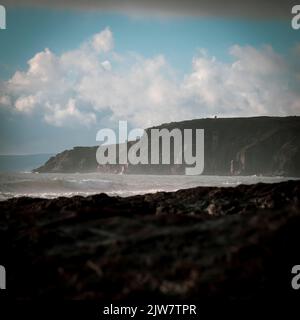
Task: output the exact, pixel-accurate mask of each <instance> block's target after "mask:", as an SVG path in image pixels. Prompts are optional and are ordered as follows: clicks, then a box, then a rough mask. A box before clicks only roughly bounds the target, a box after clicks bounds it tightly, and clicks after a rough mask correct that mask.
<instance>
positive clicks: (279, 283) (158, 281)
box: [0, 181, 300, 303]
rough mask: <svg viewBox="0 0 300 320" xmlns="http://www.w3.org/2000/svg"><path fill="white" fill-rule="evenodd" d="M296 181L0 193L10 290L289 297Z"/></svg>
mask: <svg viewBox="0 0 300 320" xmlns="http://www.w3.org/2000/svg"><path fill="white" fill-rule="evenodd" d="M299 191H300V182H299V181H288V182H282V183H278V184H257V185H250V186H247V185H241V186H238V187H236V188H213V187H199V188H193V189H189V190H180V191H177V192H172V193H165V192H160V193H156V194H147V195H140V196H134V197H128V198H120V197H109V196H107V195H105V194H99V195H95V196H89V197H87V198H84V197H73V198H57V199H53V200H45V199H30V198H18V199H11V200H7V201H5V202H1V203H0V212H1V214H0V240H1V242H0V249H1V254H2V258H4V261H5V265H6V268H7V270H8V286H9V295H10V298H12V299H37V298H39V299H40V298H43V299H46V298H51V299H101V301H102V302H104V301H133V302H138V301H142V302H144V303H149V302H150V301H153V299H158V300H159V301H160V302H164V301H168V300H170V301H173V302H174V301H185V300H187V299H188V301H195V302H197V301H198V302H203V301H204V300H205V299H217V298H220V299H226V300H245V299H246V300H249V299H250V300H254V299H262V300H265V299H266V298H272V297H273V298H274V297H275V298H280V299H289V298H291V297H293V295H294V294H295V292H294V291H293V290H292V289H291V286H290V281H291V273H290V270H291V268H292V266H293V265H295V264H299V261H300V260H299V258H300V255H299V251H300V250H299V243H300V241H299V240H300V232H299V230H300V209H299V195H300V192H299Z"/></svg>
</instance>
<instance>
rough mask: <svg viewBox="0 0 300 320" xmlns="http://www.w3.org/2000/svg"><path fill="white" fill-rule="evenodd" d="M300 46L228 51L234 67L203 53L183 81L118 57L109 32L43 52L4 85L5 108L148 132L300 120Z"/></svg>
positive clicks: (159, 62) (133, 56)
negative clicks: (189, 123)
mask: <svg viewBox="0 0 300 320" xmlns="http://www.w3.org/2000/svg"><path fill="white" fill-rule="evenodd" d="M299 48H300V45H298V46H297V47H296V48H294V49H293V50H291V53H290V56H288V57H284V56H282V55H280V54H278V53H276V52H275V51H274V50H273V49H272V47H271V46H264V47H260V48H254V47H251V46H243V47H242V46H239V45H235V46H233V47H231V48H229V53H230V55H231V57H232V62H231V63H228V62H227V63H225V62H222V61H218V60H217V59H216V58H215V57H213V56H210V55H209V54H208V53H207V52H205V50H199V52H198V53H197V54H196V55H195V56H194V58H193V61H192V71H191V72H190V73H188V74H186V75H185V76H184V77H182V78H178V77H177V76H176V72H175V70H173V69H172V67H171V66H170V65H169V64H168V62H167V60H166V58H165V57H164V56H163V55H158V56H154V57H152V58H150V59H146V58H144V57H142V56H140V55H139V54H137V53H128V54H123V55H120V54H118V53H117V52H115V51H114V39H113V34H112V32H111V30H110V29H109V28H106V29H104V30H102V31H101V32H99V33H98V34H95V35H93V36H92V37H91V38H90V39H88V40H87V41H86V42H84V43H83V44H82V45H81V46H80V47H78V48H77V49H74V50H72V51H67V52H64V53H63V54H61V55H56V54H55V53H54V52H52V51H51V50H50V49H45V50H43V51H42V52H38V53H37V54H36V55H35V56H34V57H32V58H31V59H30V60H29V61H28V68H27V70H24V71H16V72H15V74H14V75H13V76H12V77H11V79H9V80H7V81H4V82H2V83H0V105H1V107H2V108H7V109H9V110H11V112H13V113H21V114H26V115H28V116H29V117H30V116H31V115H32V114H34V115H39V116H40V117H41V118H42V119H43V121H45V122H46V123H48V124H51V125H54V126H69V125H70V126H79V125H80V126H91V125H95V124H96V123H97V121H98V120H99V119H100V120H101V118H102V117H103V115H109V118H110V119H111V120H112V121H117V120H128V121H129V122H130V123H131V124H132V125H134V126H139V127H148V126H151V125H155V124H160V123H163V122H170V121H178V120H184V119H192V118H200V117H211V116H214V115H217V116H219V117H221V116H225V117H226V116H258V115H282V116H283V115H300V90H299V89H300V65H299V62H298V61H299V57H300V49H299Z"/></svg>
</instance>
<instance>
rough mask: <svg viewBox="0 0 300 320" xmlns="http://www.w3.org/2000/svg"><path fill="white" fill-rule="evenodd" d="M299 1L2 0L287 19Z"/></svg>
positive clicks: (18, 3)
mask: <svg viewBox="0 0 300 320" xmlns="http://www.w3.org/2000/svg"><path fill="white" fill-rule="evenodd" d="M296 2H297V1H296V0H264V1H261V0H252V1H248V0H247V1H241V0H227V1H222V0H185V1H180V0H176V1H174V0H164V1H161V0H150V1H149V0H109V1H107V0H64V1H61V0H2V4H4V5H7V6H39V7H54V8H71V9H92V10H94V9H95V10H96V9H98V10H102V11H109V12H122V13H127V14H142V15H144V14H155V15H180V16H182V15H197V16H222V17H224V16H225V17H227V16H228V17H248V18H287V17H290V16H291V9H292V6H293V5H294V4H296Z"/></svg>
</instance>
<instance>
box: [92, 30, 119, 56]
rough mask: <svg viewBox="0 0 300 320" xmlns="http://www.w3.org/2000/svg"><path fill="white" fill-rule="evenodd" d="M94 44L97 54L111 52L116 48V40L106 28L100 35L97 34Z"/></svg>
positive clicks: (94, 37)
mask: <svg viewBox="0 0 300 320" xmlns="http://www.w3.org/2000/svg"><path fill="white" fill-rule="evenodd" d="M92 44H93V47H94V49H95V50H96V52H97V53H101V52H109V51H111V50H112V49H113V47H114V40H113V35H112V32H111V31H110V29H109V28H106V29H104V30H103V31H101V32H100V33H97V34H95V35H94V36H93V41H92Z"/></svg>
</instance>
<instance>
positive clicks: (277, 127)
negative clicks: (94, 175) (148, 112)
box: [33, 116, 300, 177]
mask: <svg viewBox="0 0 300 320" xmlns="http://www.w3.org/2000/svg"><path fill="white" fill-rule="evenodd" d="M155 128H158V129H163V128H165V129H168V130H170V131H171V130H172V129H174V128H178V129H180V130H184V129H204V131H205V134H204V136H205V137H204V139H205V143H204V149H205V152H204V157H205V161H204V171H203V174H204V175H243V176H247V175H263V176H285V177H299V176H300V144H299V141H300V117H296V116H293V117H253V118H207V119H196V120H190V121H182V122H173V123H168V124H162V125H160V126H157V127H155ZM149 129H150V128H149ZM149 129H146V132H147V130H149ZM134 143H135V142H129V143H128V144H129V145H132V144H134ZM117 147H118V146H117ZM96 150H97V146H95V147H74V148H73V149H71V150H65V151H63V152H61V153H59V154H57V155H56V156H53V157H51V158H50V159H49V160H48V161H47V162H45V163H44V164H43V165H41V166H39V167H37V168H35V169H34V170H33V171H34V172H44V173H51V172H52V173H74V172H103V173H116V174H119V173H126V174H184V170H185V167H186V166H185V165H184V164H182V165H178V164H174V163H173V164H172V163H171V164H170V165H164V164H158V165H140V164H139V165H130V164H129V165H126V166H124V165H121V164H116V165H102V166H99V165H98V164H97V161H96ZM172 157H173V154H172V150H171V159H172Z"/></svg>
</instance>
